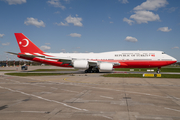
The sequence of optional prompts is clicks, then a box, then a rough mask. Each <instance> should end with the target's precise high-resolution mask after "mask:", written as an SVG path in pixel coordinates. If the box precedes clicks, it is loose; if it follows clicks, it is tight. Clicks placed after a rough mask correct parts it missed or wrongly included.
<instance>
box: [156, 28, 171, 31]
mask: <svg viewBox="0 0 180 120" xmlns="http://www.w3.org/2000/svg"><path fill="white" fill-rule="evenodd" d="M171 30H172V29H169V28H168V27H161V28H158V30H157V31H162V32H170V31H171Z"/></svg>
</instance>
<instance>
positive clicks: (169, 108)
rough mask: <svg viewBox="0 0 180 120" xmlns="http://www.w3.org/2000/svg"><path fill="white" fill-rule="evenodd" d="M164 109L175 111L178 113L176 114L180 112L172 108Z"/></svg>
mask: <svg viewBox="0 0 180 120" xmlns="http://www.w3.org/2000/svg"><path fill="white" fill-rule="evenodd" d="M164 109H167V110H173V111H176V112H180V110H176V109H172V108H167V107H164Z"/></svg>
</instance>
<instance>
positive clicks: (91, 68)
mask: <svg viewBox="0 0 180 120" xmlns="http://www.w3.org/2000/svg"><path fill="white" fill-rule="evenodd" d="M84 72H85V73H99V69H98V68H94V67H89V68H88V69H87V70H85V71H84Z"/></svg>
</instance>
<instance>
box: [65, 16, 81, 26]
mask: <svg viewBox="0 0 180 120" xmlns="http://www.w3.org/2000/svg"><path fill="white" fill-rule="evenodd" d="M65 20H66V22H67V23H72V24H74V26H79V27H82V26H83V24H82V23H81V21H82V18H80V17H77V16H76V17H71V15H69V16H68V17H67V18H66V19H65Z"/></svg>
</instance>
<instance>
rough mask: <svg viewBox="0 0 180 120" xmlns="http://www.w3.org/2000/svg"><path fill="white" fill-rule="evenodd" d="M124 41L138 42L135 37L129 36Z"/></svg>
mask: <svg viewBox="0 0 180 120" xmlns="http://www.w3.org/2000/svg"><path fill="white" fill-rule="evenodd" d="M125 40H126V41H128V42H137V41H138V40H137V39H136V38H135V37H131V36H127V37H126V39H125Z"/></svg>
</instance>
